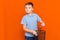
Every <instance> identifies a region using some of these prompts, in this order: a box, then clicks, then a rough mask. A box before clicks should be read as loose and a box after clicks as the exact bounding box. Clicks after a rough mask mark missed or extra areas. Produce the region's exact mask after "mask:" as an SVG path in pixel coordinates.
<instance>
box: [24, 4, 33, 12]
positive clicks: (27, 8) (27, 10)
mask: <svg viewBox="0 0 60 40" xmlns="http://www.w3.org/2000/svg"><path fill="white" fill-rule="evenodd" d="M32 11H33V7H32V5H25V12H26V13H31V12H32Z"/></svg>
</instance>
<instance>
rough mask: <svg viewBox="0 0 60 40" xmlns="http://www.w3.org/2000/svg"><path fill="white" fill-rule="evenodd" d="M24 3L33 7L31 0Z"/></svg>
mask: <svg viewBox="0 0 60 40" xmlns="http://www.w3.org/2000/svg"><path fill="white" fill-rule="evenodd" d="M25 5H32V7H33V3H32V2H27V3H26V4H25Z"/></svg>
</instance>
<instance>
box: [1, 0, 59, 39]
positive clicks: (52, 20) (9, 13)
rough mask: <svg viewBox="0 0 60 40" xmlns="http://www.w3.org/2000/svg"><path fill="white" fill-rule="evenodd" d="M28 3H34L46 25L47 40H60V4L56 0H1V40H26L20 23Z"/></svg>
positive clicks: (36, 10)
mask: <svg viewBox="0 0 60 40" xmlns="http://www.w3.org/2000/svg"><path fill="white" fill-rule="evenodd" d="M27 1H32V2H33V3H34V9H35V10H34V11H35V12H36V13H38V15H39V16H41V18H42V20H44V22H45V23H46V26H45V27H44V28H43V29H45V30H46V40H60V38H59V37H60V29H59V28H60V25H59V23H60V19H59V17H60V14H59V12H58V9H57V8H59V7H58V6H57V5H59V4H57V3H58V2H57V1H55V0H53V1H52V0H0V40H24V36H23V34H24V32H23V29H22V26H21V25H20V21H21V18H22V16H23V15H24V13H25V11H24V3H26V2H27Z"/></svg>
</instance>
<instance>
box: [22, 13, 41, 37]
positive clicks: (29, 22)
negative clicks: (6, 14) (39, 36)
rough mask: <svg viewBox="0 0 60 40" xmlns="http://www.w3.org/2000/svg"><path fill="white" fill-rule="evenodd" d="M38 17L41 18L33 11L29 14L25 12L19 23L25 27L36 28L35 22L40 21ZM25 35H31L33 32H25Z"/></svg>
mask: <svg viewBox="0 0 60 40" xmlns="http://www.w3.org/2000/svg"><path fill="white" fill-rule="evenodd" d="M40 19H41V18H40V17H39V16H38V15H37V14H35V13H32V15H31V16H30V15H28V14H26V15H24V16H23V18H22V21H21V24H23V25H25V26H26V28H27V29H30V30H38V28H37V22H40ZM25 36H29V37H33V34H31V33H29V32H25Z"/></svg>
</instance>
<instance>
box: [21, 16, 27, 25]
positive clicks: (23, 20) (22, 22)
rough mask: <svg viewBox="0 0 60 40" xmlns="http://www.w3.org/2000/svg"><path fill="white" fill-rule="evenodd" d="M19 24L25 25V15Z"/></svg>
mask: <svg viewBox="0 0 60 40" xmlns="http://www.w3.org/2000/svg"><path fill="white" fill-rule="evenodd" d="M21 24H23V25H26V18H25V17H23V18H22V20H21Z"/></svg>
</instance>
